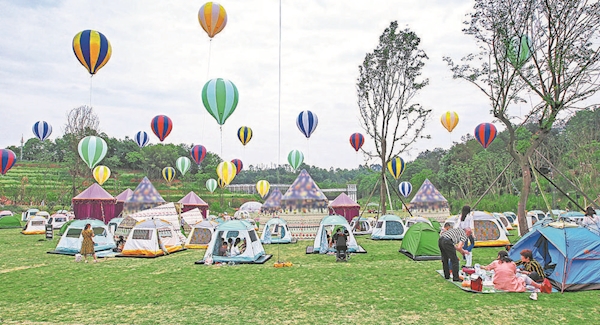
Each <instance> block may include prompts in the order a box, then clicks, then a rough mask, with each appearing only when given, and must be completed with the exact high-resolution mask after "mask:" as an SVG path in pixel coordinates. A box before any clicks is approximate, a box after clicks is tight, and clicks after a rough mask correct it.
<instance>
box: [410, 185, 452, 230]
mask: <svg viewBox="0 0 600 325" xmlns="http://www.w3.org/2000/svg"><path fill="white" fill-rule="evenodd" d="M408 206H409V208H410V211H411V212H412V213H413V214H414V213H417V214H419V215H421V216H424V217H426V218H434V219H436V220H439V221H442V220H444V219H445V218H446V217H447V216H448V215H449V214H450V206H449V205H448V200H446V198H445V197H444V196H443V195H442V194H441V193H440V192H439V191H438V190H437V189H436V188H435V186H433V184H432V183H431V182H430V181H429V179H425V181H424V182H423V184H422V185H421V187H420V188H419V190H418V191H417V193H416V194H415V196H414V197H413V199H412V200H411V201H410V204H408Z"/></svg>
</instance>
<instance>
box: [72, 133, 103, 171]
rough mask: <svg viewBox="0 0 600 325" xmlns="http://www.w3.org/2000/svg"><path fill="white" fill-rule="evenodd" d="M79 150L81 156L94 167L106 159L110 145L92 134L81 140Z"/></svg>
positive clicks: (89, 165)
mask: <svg viewBox="0 0 600 325" xmlns="http://www.w3.org/2000/svg"><path fill="white" fill-rule="evenodd" d="M77 151H79V157H81V159H83V161H84V162H85V164H86V165H88V167H90V169H92V168H94V166H96V165H97V164H98V163H99V162H100V161H101V160H102V159H104V156H106V152H107V151H108V146H107V145H106V142H105V141H104V140H103V139H102V138H100V137H95V136H93V135H90V136H87V137H85V138H83V139H81V141H79V145H78V146H77Z"/></svg>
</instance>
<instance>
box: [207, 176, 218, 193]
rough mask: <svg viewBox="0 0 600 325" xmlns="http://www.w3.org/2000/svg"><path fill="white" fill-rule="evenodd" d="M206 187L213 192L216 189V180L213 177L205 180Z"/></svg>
mask: <svg viewBox="0 0 600 325" xmlns="http://www.w3.org/2000/svg"><path fill="white" fill-rule="evenodd" d="M206 189H207V190H208V191H209V192H211V193H212V192H214V191H215V190H216V189H217V180H216V179H214V178H209V179H208V180H206Z"/></svg>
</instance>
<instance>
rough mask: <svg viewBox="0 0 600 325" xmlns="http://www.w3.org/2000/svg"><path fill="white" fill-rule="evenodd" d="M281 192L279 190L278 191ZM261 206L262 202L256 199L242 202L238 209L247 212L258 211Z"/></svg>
mask: <svg viewBox="0 0 600 325" xmlns="http://www.w3.org/2000/svg"><path fill="white" fill-rule="evenodd" d="M279 193H281V192H279ZM261 207H262V203H260V202H256V201H250V202H246V203H244V204H242V205H241V206H240V211H248V212H259V211H260V208H261Z"/></svg>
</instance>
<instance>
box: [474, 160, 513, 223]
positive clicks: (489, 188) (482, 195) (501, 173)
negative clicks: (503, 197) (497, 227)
mask: <svg viewBox="0 0 600 325" xmlns="http://www.w3.org/2000/svg"><path fill="white" fill-rule="evenodd" d="M514 161H515V158H513V159H511V160H510V162H509V163H508V165H506V167H504V169H503V170H502V172H500V174H499V175H498V177H496V179H495V180H494V181H493V182H492V184H490V186H488V188H487V190H485V192H483V194H481V196H480V197H479V200H477V202H475V204H473V205H472V208H471V210H473V211H475V207H476V206H477V204H479V202H481V200H482V199H483V197H484V196H485V195H486V194H487V193H488V192H489V191H490V190H491V189H492V186H494V184H496V182H497V181H498V180H499V179H500V177H501V176H502V175H503V174H504V172H506V170H507V169H508V167H510V165H512V163H513V162H514Z"/></svg>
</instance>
